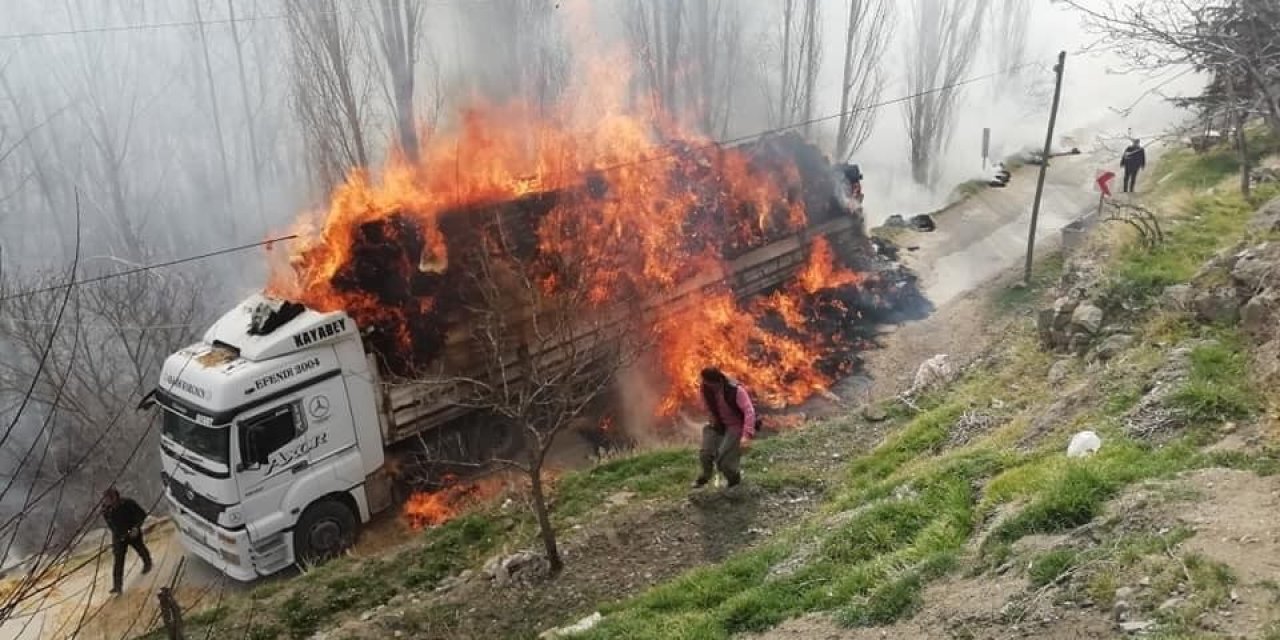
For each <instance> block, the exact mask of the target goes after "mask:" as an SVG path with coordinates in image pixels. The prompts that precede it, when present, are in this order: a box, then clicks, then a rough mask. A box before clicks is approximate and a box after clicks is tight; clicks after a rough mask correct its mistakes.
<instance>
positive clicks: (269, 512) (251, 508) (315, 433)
mask: <svg viewBox="0 0 1280 640" xmlns="http://www.w3.org/2000/svg"><path fill="white" fill-rule="evenodd" d="M236 431H237V433H236V435H237V440H238V442H237V452H236V453H237V455H238V458H239V461H240V464H238V465H237V467H236V479H237V483H238V485H239V489H240V496H241V501H242V505H243V509H244V517H245V522H246V523H247V524H248V526H249V534H250V536H251V537H255V538H260V537H264V536H268V535H271V534H274V533H276V532H277V531H280V530H282V529H284V528H286V527H288V526H291V525H292V524H293V521H294V519H296V518H297V516H298V513H299V512H300V510H301V509H302V508H305V507H306V506H307V505H305V504H296V505H295V504H285V499H286V495H287V494H288V493H289V490H290V488H291V487H293V485H294V484H295V483H296V482H299V481H301V480H304V479H306V480H308V481H310V482H313V483H319V485H323V486H313V487H311V489H313V490H314V491H318V492H319V493H320V494H323V493H327V492H329V491H334V490H346V489H348V488H349V487H350V486H351V485H353V484H356V483H358V482H359V481H360V480H361V479H362V478H360V477H359V476H358V475H357V477H354V478H344V477H339V476H340V475H341V474H337V473H332V469H330V473H323V474H321V475H323V476H324V478H323V481H321V480H322V479H320V478H316V477H315V476H316V475H317V474H318V473H321V471H322V469H326V468H328V467H329V465H331V464H332V462H333V461H335V456H334V454H336V453H338V452H340V451H341V450H344V449H352V448H353V447H354V444H355V434H354V432H353V430H352V429H351V411H350V407H349V405H348V403H347V400H346V388H345V386H344V385H343V382H342V378H340V377H333V378H329V379H328V380H324V381H321V382H319V383H317V384H314V385H311V386H308V387H305V388H303V389H300V390H298V391H297V392H296V393H293V394H290V395H289V396H286V397H284V398H282V399H281V402H280V403H279V404H275V405H272V406H271V407H270V408H266V409H260V410H255V411H254V412H250V413H246V415H245V417H244V418H242V419H240V420H239V421H238V423H237V430H236ZM328 485H333V486H332V487H330V486H328ZM339 485H340V486H339ZM311 497H315V496H309V495H308V496H302V498H311Z"/></svg>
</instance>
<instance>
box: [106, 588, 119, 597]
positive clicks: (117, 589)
mask: <svg viewBox="0 0 1280 640" xmlns="http://www.w3.org/2000/svg"><path fill="white" fill-rule="evenodd" d="M107 593H108V594H109V595H113V596H118V595H120V587H111V590H110V591H108V592H107Z"/></svg>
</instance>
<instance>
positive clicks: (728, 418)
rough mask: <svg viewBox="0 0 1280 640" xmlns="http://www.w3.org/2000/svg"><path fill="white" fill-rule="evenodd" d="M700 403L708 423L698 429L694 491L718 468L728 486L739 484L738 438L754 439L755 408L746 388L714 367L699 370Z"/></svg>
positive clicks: (739, 441)
mask: <svg viewBox="0 0 1280 640" xmlns="http://www.w3.org/2000/svg"><path fill="white" fill-rule="evenodd" d="M702 400H703V402H704V403H706V406H707V413H708V414H710V415H711V422H710V423H709V424H707V425H706V426H704V427H703V428H702V448H701V449H700V450H699V452H698V460H699V462H701V463H702V473H701V474H700V475H699V476H698V479H697V480H694V482H693V487H694V488H695V489H697V488H699V487H702V486H704V485H706V484H707V482H709V481H710V480H711V475H712V473H713V470H714V469H719V470H720V473H721V475H723V476H724V479H725V480H726V481H728V483H729V486H730V487H732V486H735V485H737V484H738V483H739V482H741V481H742V472H741V471H740V470H739V469H738V461H739V459H740V458H741V457H742V438H743V437H746V438H748V439H750V438H753V437H755V433H756V409H755V406H753V405H752V404H751V396H750V395H749V394H748V393H747V388H746V387H744V386H742V385H741V384H736V383H734V382H733V381H732V380H730V379H729V377H728V376H726V375H725V374H724V372H722V371H720V370H719V369H716V368H715V367H708V368H706V369H703V370H702Z"/></svg>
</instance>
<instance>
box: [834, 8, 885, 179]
mask: <svg viewBox="0 0 1280 640" xmlns="http://www.w3.org/2000/svg"><path fill="white" fill-rule="evenodd" d="M893 16H894V14H893V9H892V5H891V4H890V3H889V2H887V1H886V0H849V22H848V25H847V26H846V27H845V33H844V38H845V40H844V78H843V81H842V82H841V85H840V121H839V124H838V125H837V130H836V155H835V157H836V159H837V160H839V161H842V162H847V161H848V160H849V158H850V156H852V155H853V153H854V152H855V151H857V150H858V148H859V147H861V146H862V145H863V144H864V143H866V141H867V138H869V137H870V136H871V129H872V126H874V124H875V118H876V109H875V108H873V105H875V104H876V103H877V102H879V101H880V96H881V94H882V93H883V91H884V76H883V74H881V72H880V65H881V62H882V60H883V58H884V52H885V48H886V47H887V46H888V44H889V36H890V34H892V32H893Z"/></svg>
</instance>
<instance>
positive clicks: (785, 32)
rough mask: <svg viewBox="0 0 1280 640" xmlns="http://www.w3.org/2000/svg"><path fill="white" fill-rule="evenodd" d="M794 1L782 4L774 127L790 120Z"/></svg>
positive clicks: (788, 0)
mask: <svg viewBox="0 0 1280 640" xmlns="http://www.w3.org/2000/svg"><path fill="white" fill-rule="evenodd" d="M794 11H795V0H784V1H783V4H782V91H781V92H780V93H779V95H778V119H777V121H775V122H774V123H773V124H774V126H782V125H784V124H785V123H786V122H787V121H788V120H790V119H791V100H792V99H793V98H794V96H793V95H792V91H791V28H792V22H793V21H794V19H793V16H794Z"/></svg>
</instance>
